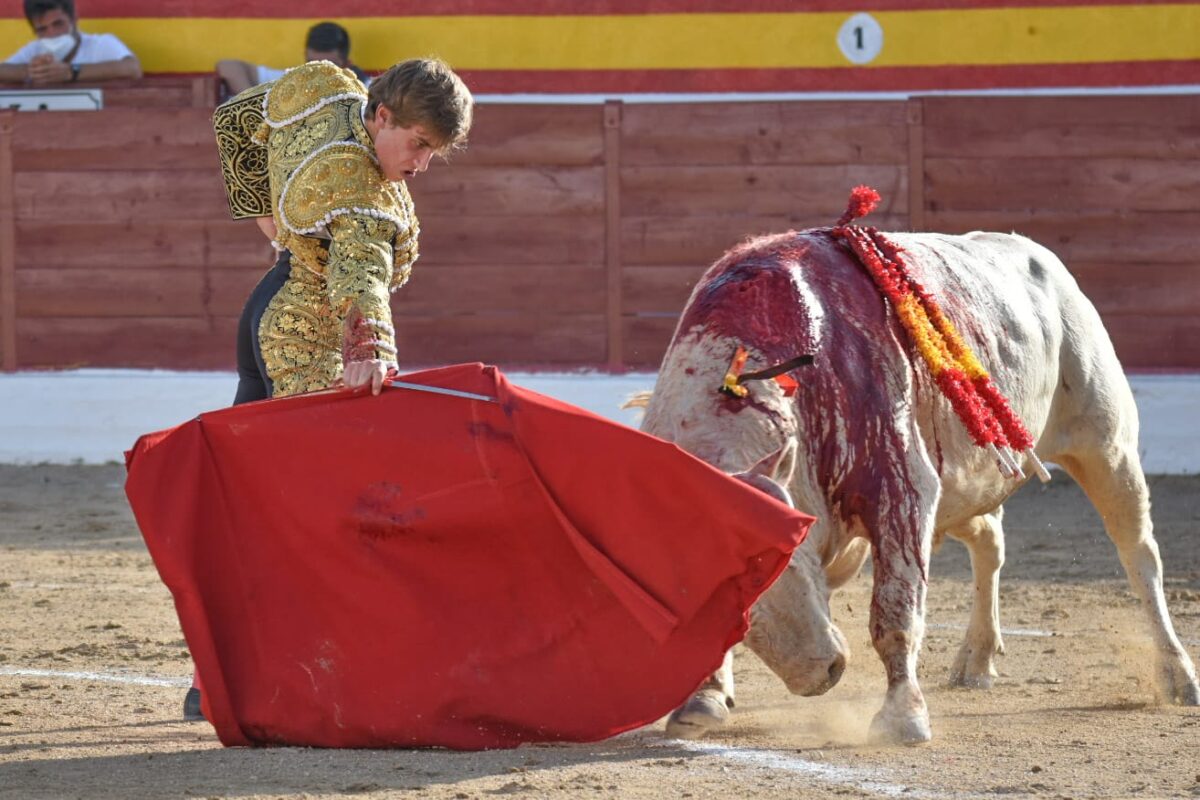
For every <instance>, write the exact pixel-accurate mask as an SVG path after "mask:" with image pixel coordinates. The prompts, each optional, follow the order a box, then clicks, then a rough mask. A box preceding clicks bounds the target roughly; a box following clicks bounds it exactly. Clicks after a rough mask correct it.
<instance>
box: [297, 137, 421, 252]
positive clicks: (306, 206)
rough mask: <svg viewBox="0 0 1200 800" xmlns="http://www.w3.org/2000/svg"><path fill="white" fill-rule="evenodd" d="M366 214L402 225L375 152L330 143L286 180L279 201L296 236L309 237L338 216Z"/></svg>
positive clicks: (395, 195)
mask: <svg viewBox="0 0 1200 800" xmlns="http://www.w3.org/2000/svg"><path fill="white" fill-rule="evenodd" d="M410 203H411V201H410ZM362 209H370V210H371V211H374V212H376V213H378V214H381V215H384V216H388V217H391V218H393V220H394V221H395V222H397V223H400V222H401V221H402V220H403V219H404V217H403V216H402V215H403V214H404V209H405V205H404V202H403V200H402V199H401V196H400V193H399V191H398V190H397V188H396V186H395V185H394V184H392V183H390V182H389V181H387V180H385V179H384V177H383V174H382V173H381V172H380V171H379V167H377V166H376V165H375V161H374V159H373V158H372V155H371V151H369V150H368V149H366V148H365V147H363V146H362V145H360V144H357V143H352V142H346V143H343V144H331V145H326V146H324V148H323V149H322V150H321V151H320V152H318V153H316V154H315V157H313V158H310V159H309V160H307V161H306V162H304V163H303V164H301V165H300V167H299V168H298V169H297V170H296V171H295V172H293V173H292V176H291V177H290V178H288V181H287V184H286V185H285V187H284V190H283V192H282V196H281V199H280V212H281V215H280V222H282V223H283V227H285V228H287V229H289V230H290V231H292V232H293V233H301V234H303V233H311V232H314V231H316V230H317V229H319V228H323V227H326V226H327V225H328V224H329V222H330V221H331V220H332V219H333V217H334V216H336V215H338V214H340V213H347V212H349V211H355V210H362Z"/></svg>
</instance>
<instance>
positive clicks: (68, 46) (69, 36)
mask: <svg viewBox="0 0 1200 800" xmlns="http://www.w3.org/2000/svg"><path fill="white" fill-rule="evenodd" d="M38 43H39V44H41V46H42V52H44V53H49V54H50V55H52V56H54V57H55V58H56V59H58V60H59V61H62V60H63V59H64V58H66V57H67V54H68V53H70V52H71V51H72V50H73V49H75V34H73V33H64V34H63V35H62V36H52V37H50V38H49V39H38Z"/></svg>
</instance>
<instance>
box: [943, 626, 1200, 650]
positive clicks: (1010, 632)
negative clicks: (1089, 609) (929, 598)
mask: <svg viewBox="0 0 1200 800" xmlns="http://www.w3.org/2000/svg"><path fill="white" fill-rule="evenodd" d="M925 627H926V628H935V629H937V630H943V631H965V630H966V629H967V626H966V625H959V624H957V623H954V622H930V623H927V624H926V625H925ZM1000 633H1001V634H1003V635H1004V636H1037V637H1064V638H1065V637H1069V636H1071V635H1072V634H1070V633H1062V632H1060V631H1039V630H1037V629H1035V628H1001V629H1000ZM1179 641H1180V642H1181V643H1182V644H1189V645H1200V639H1183V638H1180V640H1179Z"/></svg>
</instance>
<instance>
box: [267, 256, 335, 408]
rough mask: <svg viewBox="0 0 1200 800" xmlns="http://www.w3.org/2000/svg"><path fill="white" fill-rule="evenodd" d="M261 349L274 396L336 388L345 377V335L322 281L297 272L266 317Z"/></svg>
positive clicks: (281, 290)
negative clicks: (341, 376) (340, 378)
mask: <svg viewBox="0 0 1200 800" xmlns="http://www.w3.org/2000/svg"><path fill="white" fill-rule="evenodd" d="M258 344H259V349H260V351H261V352H262V358H263V363H264V364H265V365H266V368H267V375H268V376H269V377H270V378H271V383H272V384H273V395H274V396H275V397H286V396H288V395H292V394H299V393H301V392H310V391H315V390H317V389H327V388H329V387H330V386H332V385H333V383H334V382H335V381H336V380H337V379H338V377H339V376H340V375H341V373H342V349H341V348H342V331H341V328H340V327H338V321H337V320H336V319H335V318H334V316H333V310H332V309H331V308H330V307H329V302H328V299H327V297H326V292H325V286H324V282H323V281H321V280H320V279H319V278H317V276H315V275H313V274H312V273H309V272H306V271H304V270H297V269H295V268H293V269H292V272H291V275H290V277H289V278H288V279H287V281H285V282H284V284H283V286H282V288H280V290H279V291H278V292H276V293H275V296H274V297H272V298H271V302H270V303H268V304H267V309H266V311H264V312H263V315H262V320H261V321H260V322H259V326H258Z"/></svg>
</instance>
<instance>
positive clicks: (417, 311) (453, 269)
mask: <svg viewBox="0 0 1200 800" xmlns="http://www.w3.org/2000/svg"><path fill="white" fill-rule="evenodd" d="M604 289H605V272H604V268H603V267H602V266H599V265H593V266H587V267H577V268H573V269H563V268H561V267H559V266H557V265H549V264H533V265H530V264H520V263H518V264H490V265H488V266H480V265H469V266H451V265H438V266H430V265H427V264H425V263H424V261H421V262H418V264H417V267H416V268H415V269H414V270H413V275H412V278H410V279H409V281H408V283H407V284H405V285H404V286H403V287H402V288H400V289H399V290H398V291H397V292H396V293H395V294H394V295H393V299H392V308H393V309H394V311H395V313H396V314H397V315H410V316H411V315H417V316H431V315H433V316H436V315H455V314H528V315H533V316H536V315H538V314H544V313H550V314H603V313H604V310H605V294H604Z"/></svg>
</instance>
